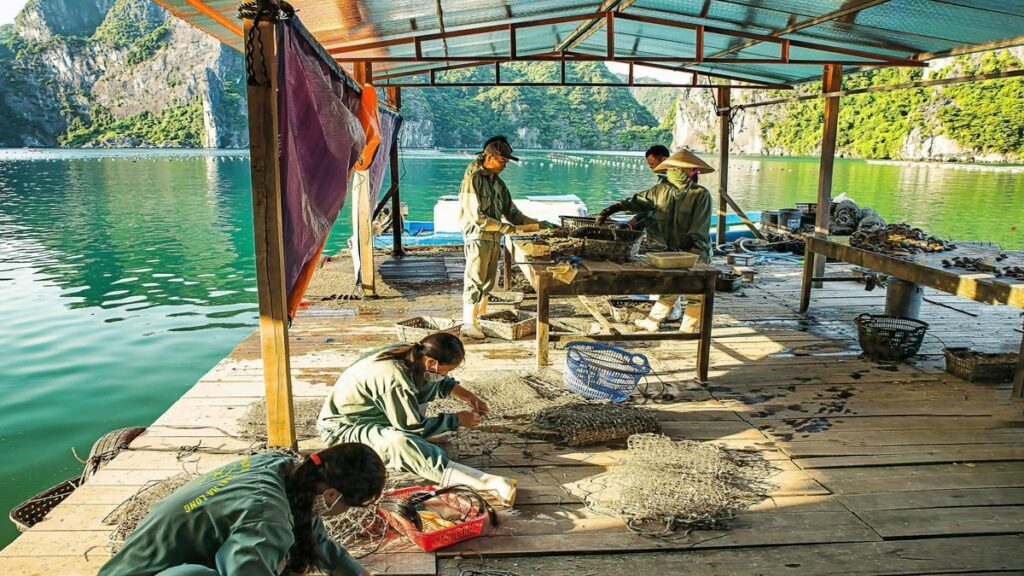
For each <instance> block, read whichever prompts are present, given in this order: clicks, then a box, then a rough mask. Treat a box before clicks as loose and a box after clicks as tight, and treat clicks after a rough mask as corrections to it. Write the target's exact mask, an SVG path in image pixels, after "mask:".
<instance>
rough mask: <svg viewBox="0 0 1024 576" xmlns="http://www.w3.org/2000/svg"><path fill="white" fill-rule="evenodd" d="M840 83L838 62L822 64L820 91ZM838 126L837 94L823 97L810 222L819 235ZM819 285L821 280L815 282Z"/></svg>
mask: <svg viewBox="0 0 1024 576" xmlns="http://www.w3.org/2000/svg"><path fill="white" fill-rule="evenodd" d="M842 84H843V67H842V66H840V65H838V64H826V65H825V71H824V73H823V74H822V78H821V91H822V93H824V94H829V93H833V92H838V91H839V90H840V89H841V88H842ZM838 127H839V96H830V97H828V98H825V123H824V125H823V126H822V132H821V163H820V164H819V168H818V214H817V218H816V219H815V221H814V234H815V235H816V236H820V237H822V238H827V237H828V227H829V224H830V223H831V220H832V168H833V166H834V165H835V159H836V131H837V129H838ZM814 275H815V276H817V277H819V278H821V277H824V276H825V257H824V256H822V255H820V254H818V255H815V257H814ZM814 287H815V288H821V283H820V282H818V283H815V286H814Z"/></svg>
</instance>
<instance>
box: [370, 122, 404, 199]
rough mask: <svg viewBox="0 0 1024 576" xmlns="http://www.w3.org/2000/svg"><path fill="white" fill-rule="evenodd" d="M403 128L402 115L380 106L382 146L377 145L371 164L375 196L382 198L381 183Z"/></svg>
mask: <svg viewBox="0 0 1024 576" xmlns="http://www.w3.org/2000/svg"><path fill="white" fill-rule="evenodd" d="M401 128H402V115H401V114H399V113H397V112H394V111H392V110H389V109H387V108H384V107H383V106H381V108H380V146H378V147H377V156H376V159H375V160H374V161H373V164H372V165H371V166H370V193H371V194H372V195H373V197H374V198H377V199H379V198H380V192H381V184H383V183H384V174H385V172H387V169H388V166H389V162H388V161H389V159H390V158H391V150H392V149H393V148H394V147H395V146H397V145H398V132H399V130H401Z"/></svg>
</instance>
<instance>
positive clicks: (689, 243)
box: [597, 150, 715, 332]
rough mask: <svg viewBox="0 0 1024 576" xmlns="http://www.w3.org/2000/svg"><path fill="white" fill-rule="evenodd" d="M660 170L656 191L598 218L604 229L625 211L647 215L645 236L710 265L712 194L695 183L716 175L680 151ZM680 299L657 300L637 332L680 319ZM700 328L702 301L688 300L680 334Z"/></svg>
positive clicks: (624, 202)
mask: <svg viewBox="0 0 1024 576" xmlns="http://www.w3.org/2000/svg"><path fill="white" fill-rule="evenodd" d="M654 170H655V171H660V170H664V171H665V178H664V179H663V180H661V181H660V182H658V183H657V184H655V185H654V186H652V187H650V188H648V189H647V190H644V191H643V192H640V193H638V194H635V195H633V196H632V197H631V198H626V199H625V200H620V201H618V202H616V203H614V204H612V205H611V206H609V207H607V208H605V209H604V210H602V211H601V213H600V214H598V216H597V221H598V223H599V224H600V223H603V222H604V221H605V220H607V219H608V217H609V216H611V215H612V214H615V213H616V212H623V211H629V212H634V213H637V214H643V213H647V214H649V215H650V216H649V218H648V224H647V231H648V233H650V234H651V235H652V236H654V237H655V238H657V239H659V240H661V241H662V242H664V243H665V246H666V247H667V248H668V250H670V251H681V252H690V253H693V254H696V255H698V256H699V257H700V259H701V261H703V262H710V261H711V194H710V193H709V192H708V190H707V188H704V187H703V186H701V185H700V184H698V183H697V179H698V177H699V176H700V175H701V174H708V173H711V172H714V171H715V169H714V168H712V167H711V166H709V165H708V163H707V162H705V161H703V160H701V159H700V158H698V157H697V156H696V155H695V154H694V153H693V152H690V151H689V150H679V151H677V152H675V153H674V154H672V155H671V156H669V157H668V158H667V159H666V160H664V161H663V162H661V164H658V165H657V166H656V167H654ZM681 312H682V311H681V310H680V304H679V295H678V294H668V295H662V296H661V297H659V299H658V302H657V303H656V304H655V305H654V307H653V308H652V309H651V314H650V316H648V317H647V318H644V319H641V320H637V326H638V327H639V328H641V329H643V330H646V331H648V332H656V331H657V330H658V328H659V325H660V324H661V322H662V321H663V320H674V319H678V317H679V315H680V314H681ZM699 328H700V299H699V297H696V296H693V297H689V298H687V305H686V318H684V320H683V323H682V326H681V328H680V329H681V330H682V331H684V332H697V331H699Z"/></svg>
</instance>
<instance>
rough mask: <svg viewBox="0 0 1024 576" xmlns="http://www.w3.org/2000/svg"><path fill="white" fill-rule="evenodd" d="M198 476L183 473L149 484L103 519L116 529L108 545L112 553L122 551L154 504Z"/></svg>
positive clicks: (111, 534)
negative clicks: (125, 542) (126, 541)
mask: <svg viewBox="0 0 1024 576" xmlns="http://www.w3.org/2000/svg"><path fill="white" fill-rule="evenodd" d="M196 476H197V475H196V474H192V473H189V472H182V473H180V474H175V475H174V476H171V477H170V478H166V479H164V480H159V481H155V482H149V483H147V484H146V485H144V486H143V487H141V488H139V490H138V491H137V492H136V493H135V494H132V496H131V497H130V498H128V500H125V501H124V502H122V503H121V505H120V506H118V507H117V508H115V509H114V511H113V512H111V513H110V514H108V515H107V517H106V518H104V519H103V523H104V524H107V525H109V526H113V527H114V530H113V532H111V533H110V537H109V541H108V544H107V547H108V548H109V550H110V553H111V554H116V553H117V551H118V550H120V549H121V547H122V546H123V545H124V541H125V539H126V538H128V535H129V534H131V533H132V532H133V531H134V530H135V528H136V527H137V526H138V525H139V523H140V522H142V519H143V518H145V517H146V515H147V514H149V510H150V509H151V508H152V507H153V505H154V504H156V503H157V502H158V501H160V500H162V499H164V498H166V497H167V496H170V495H171V493H172V492H174V491H175V490H177V489H178V488H181V487H182V486H184V485H185V484H188V482H189V481H190V480H192V479H193V478H195V477H196Z"/></svg>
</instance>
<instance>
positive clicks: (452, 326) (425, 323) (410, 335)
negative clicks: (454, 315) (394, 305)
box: [395, 316, 462, 342]
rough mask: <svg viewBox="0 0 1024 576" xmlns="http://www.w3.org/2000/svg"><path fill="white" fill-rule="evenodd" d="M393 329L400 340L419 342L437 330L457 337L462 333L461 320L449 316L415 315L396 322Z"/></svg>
mask: <svg viewBox="0 0 1024 576" xmlns="http://www.w3.org/2000/svg"><path fill="white" fill-rule="evenodd" d="M395 331H396V332H397V333H398V339H399V340H401V341H402V342H419V341H420V340H422V339H424V338H426V337H427V336H430V335H431V334H436V333H438V332H446V333H448V334H451V335H453V336H456V337H458V336H461V335H462V322H456V321H455V320H452V319H450V318H435V317H433V316H417V317H415V318H409V319H408V320H402V321H401V322H396V323H395Z"/></svg>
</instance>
